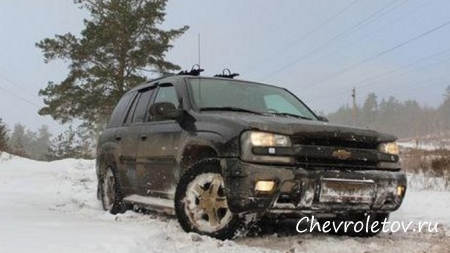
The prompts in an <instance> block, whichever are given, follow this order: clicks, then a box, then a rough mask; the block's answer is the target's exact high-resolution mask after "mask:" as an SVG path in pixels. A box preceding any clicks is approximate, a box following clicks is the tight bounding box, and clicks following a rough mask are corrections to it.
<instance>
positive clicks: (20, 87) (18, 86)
mask: <svg viewBox="0 0 450 253" xmlns="http://www.w3.org/2000/svg"><path fill="white" fill-rule="evenodd" d="M0 77H1V78H3V79H4V80H6V81H7V82H9V83H10V84H12V85H13V86H16V87H17V88H19V89H20V90H22V91H24V92H26V93H28V95H31V96H33V97H34V96H36V94H32V93H31V92H30V91H29V90H28V89H26V88H25V87H23V86H22V85H19V84H17V83H16V82H14V81H12V80H11V79H9V78H8V77H7V76H6V75H4V74H2V73H0Z"/></svg>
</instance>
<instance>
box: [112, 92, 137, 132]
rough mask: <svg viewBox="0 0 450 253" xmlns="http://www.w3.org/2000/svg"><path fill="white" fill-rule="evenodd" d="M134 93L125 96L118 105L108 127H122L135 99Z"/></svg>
mask: <svg viewBox="0 0 450 253" xmlns="http://www.w3.org/2000/svg"><path fill="white" fill-rule="evenodd" d="M133 95H134V93H128V94H125V95H124V96H123V97H122V98H121V99H120V100H119V103H118V104H117V106H116V108H115V109H114V111H113V113H112V114H111V118H110V119H109V123H108V127H118V126H120V125H122V123H123V120H124V118H125V113H126V112H127V109H128V106H129V104H130V102H131V99H132V98H133Z"/></svg>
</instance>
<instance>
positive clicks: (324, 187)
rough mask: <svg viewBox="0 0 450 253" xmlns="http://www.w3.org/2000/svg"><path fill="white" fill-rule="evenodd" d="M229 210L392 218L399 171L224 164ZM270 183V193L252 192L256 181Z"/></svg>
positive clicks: (398, 199)
mask: <svg viewBox="0 0 450 253" xmlns="http://www.w3.org/2000/svg"><path fill="white" fill-rule="evenodd" d="M221 163H222V164H221V165H222V168H223V174H224V179H225V185H226V194H227V198H228V205H229V207H230V209H231V210H232V211H233V212H235V213H242V212H260V213H275V214H276V213H280V214H281V213H282V214H298V215H307V214H346V213H356V212H385V213H386V212H392V211H395V210H397V209H398V208H399V207H400V205H401V203H402V201H403V198H404V195H405V191H406V176H405V174H404V173H403V172H401V171H385V170H355V169H353V170H325V169H319V168H318V169H315V170H311V169H309V170H306V169H303V168H300V167H289V166H275V165H260V164H251V163H244V162H242V161H240V160H239V159H222V161H221ZM261 180H263V181H273V182H275V187H274V188H273V190H271V191H267V192H258V191H255V185H256V183H257V182H258V181H261Z"/></svg>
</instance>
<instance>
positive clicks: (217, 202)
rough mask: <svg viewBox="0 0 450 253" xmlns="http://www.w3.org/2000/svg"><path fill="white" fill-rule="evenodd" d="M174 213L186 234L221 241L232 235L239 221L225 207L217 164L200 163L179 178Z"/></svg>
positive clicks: (225, 201) (210, 161)
mask: <svg viewBox="0 0 450 253" xmlns="http://www.w3.org/2000/svg"><path fill="white" fill-rule="evenodd" d="M175 212H176V215H177V218H178V221H179V223H180V225H181V227H182V228H183V230H184V231H186V232H195V233H198V234H202V235H208V236H211V237H214V238H217V239H221V240H225V239H230V238H233V237H234V236H235V234H236V231H237V229H238V228H239V226H240V224H241V219H240V218H239V216H238V215H236V214H233V213H232V212H231V211H230V210H229V208H228V202H227V198H226V196H225V194H224V180H223V177H222V173H221V168H220V164H219V161H217V160H203V161H201V162H199V163H197V164H195V165H194V166H192V167H191V168H190V169H188V170H187V171H186V172H185V173H184V174H183V175H182V176H181V178H180V181H179V183H178V185H177V189H176V192H175Z"/></svg>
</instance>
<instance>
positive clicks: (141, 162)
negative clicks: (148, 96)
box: [136, 84, 181, 198]
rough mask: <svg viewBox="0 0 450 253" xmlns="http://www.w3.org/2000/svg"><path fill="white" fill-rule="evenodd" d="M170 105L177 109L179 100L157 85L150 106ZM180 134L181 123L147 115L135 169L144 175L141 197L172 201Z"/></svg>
mask: <svg viewBox="0 0 450 253" xmlns="http://www.w3.org/2000/svg"><path fill="white" fill-rule="evenodd" d="M160 102H170V103H173V104H174V105H175V107H176V108H178V107H179V105H180V103H179V98H178V96H177V94H176V90H175V87H174V86H172V85H171V84H160V85H159V87H158V91H157V94H156V97H155V99H154V102H153V103H160ZM180 134H181V127H180V124H179V123H178V122H177V121H175V120H173V119H165V118H160V117H157V116H154V115H151V114H149V115H148V116H147V122H146V123H145V124H143V125H142V127H141V130H140V140H139V144H138V145H139V147H138V152H137V156H136V159H137V170H138V172H139V174H141V175H143V177H142V180H141V192H142V194H143V195H148V196H154V197H163V198H173V196H174V193H175V181H176V177H175V175H176V174H177V168H176V166H177V165H176V164H177V163H176V159H175V157H176V154H177V151H178V143H179V138H180Z"/></svg>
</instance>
